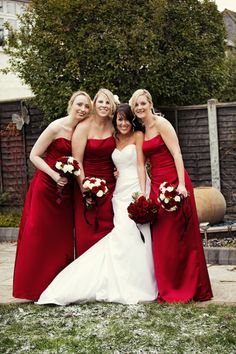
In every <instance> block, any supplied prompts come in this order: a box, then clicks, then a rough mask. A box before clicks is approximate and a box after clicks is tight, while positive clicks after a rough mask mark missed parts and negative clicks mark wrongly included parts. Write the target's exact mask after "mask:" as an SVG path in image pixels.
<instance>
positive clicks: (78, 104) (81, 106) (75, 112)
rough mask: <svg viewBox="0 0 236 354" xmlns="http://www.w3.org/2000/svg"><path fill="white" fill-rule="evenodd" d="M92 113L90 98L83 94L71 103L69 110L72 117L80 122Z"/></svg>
mask: <svg viewBox="0 0 236 354" xmlns="http://www.w3.org/2000/svg"><path fill="white" fill-rule="evenodd" d="M90 112H91V103H90V102H89V99H88V97H86V96H85V95H82V94H79V95H77V96H76V97H75V98H74V100H73V102H72V103H71V107H70V110H69V113H70V115H71V116H72V117H73V118H76V119H77V120H78V121H79V122H80V121H82V120H84V119H85V118H87V117H88V116H89V114H90Z"/></svg>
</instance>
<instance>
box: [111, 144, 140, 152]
mask: <svg viewBox="0 0 236 354" xmlns="http://www.w3.org/2000/svg"><path fill="white" fill-rule="evenodd" d="M132 145H133V146H136V144H127V145H125V146H124V147H123V149H121V150H119V149H118V148H115V150H117V151H119V152H122V151H123V150H124V149H125V148H127V146H132Z"/></svg>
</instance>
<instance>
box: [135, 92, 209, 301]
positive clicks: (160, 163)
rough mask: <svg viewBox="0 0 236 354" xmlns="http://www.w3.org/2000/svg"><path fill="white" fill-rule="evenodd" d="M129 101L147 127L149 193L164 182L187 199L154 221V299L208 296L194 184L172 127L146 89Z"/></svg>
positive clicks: (152, 194) (154, 195)
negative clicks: (155, 291)
mask: <svg viewBox="0 0 236 354" xmlns="http://www.w3.org/2000/svg"><path fill="white" fill-rule="evenodd" d="M130 105H131V108H132V111H133V113H134V114H135V115H136V116H137V118H138V119H140V120H141V121H142V122H143V124H144V127H145V138H144V143H143V151H144V154H145V156H146V158H148V159H149V160H150V164H151V192H150V197H151V198H153V199H157V197H158V195H159V187H160V185H161V184H162V183H163V182H168V183H169V184H171V185H173V186H175V187H176V188H177V191H178V192H179V193H180V194H181V195H183V197H184V198H185V199H184V201H183V203H182V206H181V207H180V208H179V209H178V210H176V211H172V212H170V211H167V210H165V209H163V208H160V212H159V213H158V216H157V220H156V222H155V223H154V224H153V225H152V240H153V258H154V268H155V273H156V280H157V286H158V293H159V294H158V302H169V303H172V302H183V303H186V302H188V301H191V300H194V301H206V300H210V299H211V297H212V290H211V285H210V281H209V276H208V272H207V267H206V262H205V257H204V252H203V246H202V240H201V235H200V232H199V223H198V217H197V211H196V205H195V200H194V194H193V187H192V183H191V180H190V178H189V176H188V173H187V172H186V170H185V169H184V164H183V159H182V155H181V151H180V147H179V142H178V138H177V135H176V132H175V130H174V128H173V127H172V125H171V124H170V123H169V122H168V120H166V119H165V118H164V117H163V116H162V115H157V114H155V112H154V109H153V101H152V97H151V95H150V93H149V92H148V91H147V90H144V89H139V90H137V91H135V92H134V93H133V95H132V97H131V99H130ZM188 194H189V196H188Z"/></svg>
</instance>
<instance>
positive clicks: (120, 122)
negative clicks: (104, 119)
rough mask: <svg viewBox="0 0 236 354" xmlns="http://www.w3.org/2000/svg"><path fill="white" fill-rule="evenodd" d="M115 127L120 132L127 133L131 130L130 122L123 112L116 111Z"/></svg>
mask: <svg viewBox="0 0 236 354" xmlns="http://www.w3.org/2000/svg"><path fill="white" fill-rule="evenodd" d="M116 127H117V130H118V132H119V133H120V134H122V135H128V134H129V133H130V132H131V130H132V124H131V122H130V121H129V120H128V119H127V117H126V115H125V113H124V112H118V113H117V117H116Z"/></svg>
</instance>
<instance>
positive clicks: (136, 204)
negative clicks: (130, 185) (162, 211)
mask: <svg viewBox="0 0 236 354" xmlns="http://www.w3.org/2000/svg"><path fill="white" fill-rule="evenodd" d="M132 199H133V201H132V202H131V203H130V204H129V206H128V208H127V210H128V215H129V217H130V219H132V220H133V221H134V222H135V223H136V224H146V223H153V222H154V220H155V219H156V216H157V212H158V208H159V206H158V204H157V203H156V202H155V201H154V200H152V199H150V198H148V199H147V198H145V197H144V196H143V195H141V196H140V194H139V193H138V192H136V193H134V194H133V195H132ZM139 231H140V230H139ZM140 234H141V238H142V240H143V242H145V240H144V236H143V234H142V232H141V231H140Z"/></svg>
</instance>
